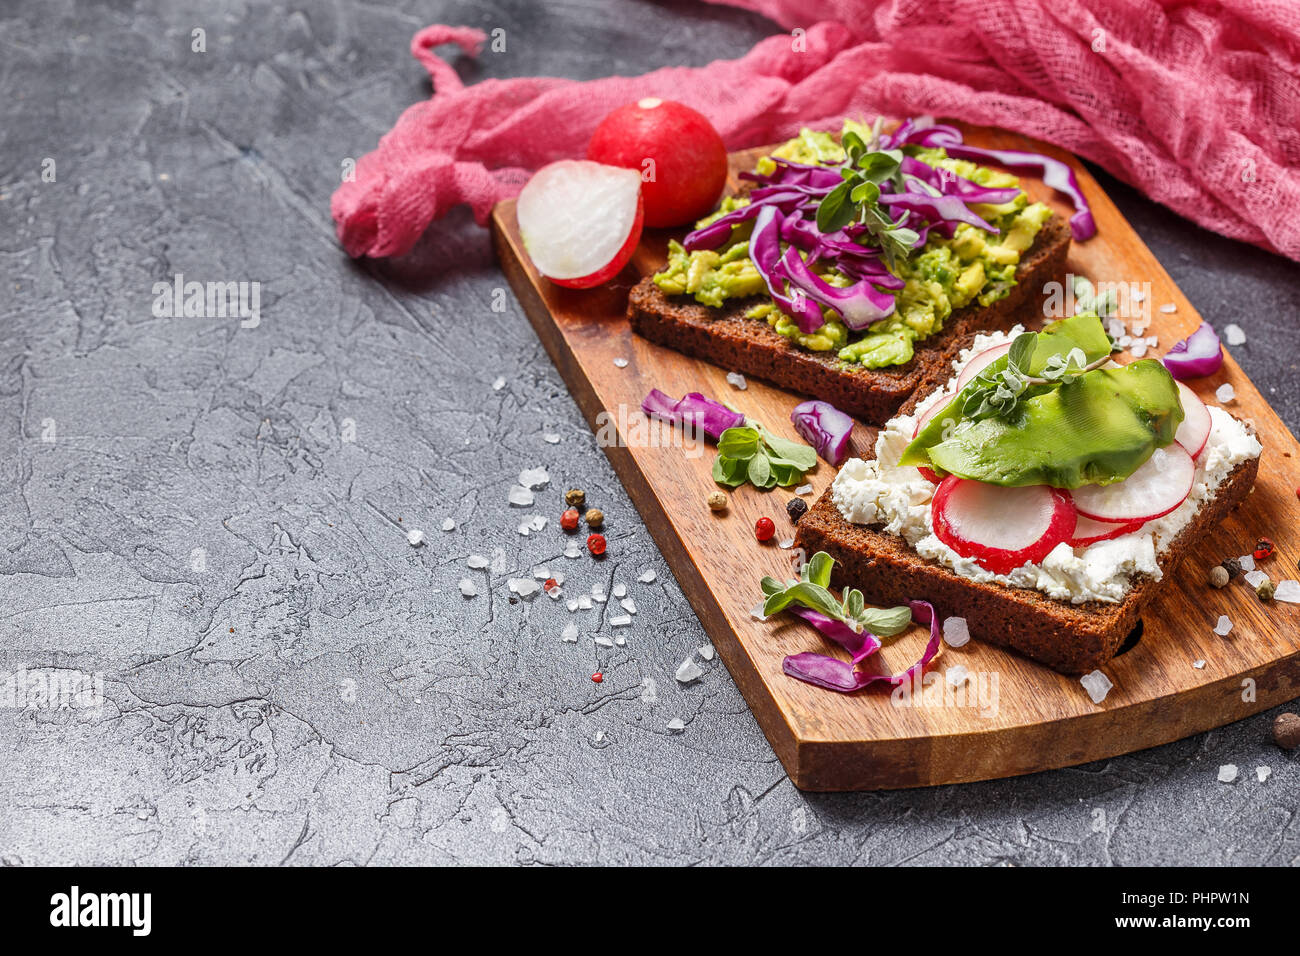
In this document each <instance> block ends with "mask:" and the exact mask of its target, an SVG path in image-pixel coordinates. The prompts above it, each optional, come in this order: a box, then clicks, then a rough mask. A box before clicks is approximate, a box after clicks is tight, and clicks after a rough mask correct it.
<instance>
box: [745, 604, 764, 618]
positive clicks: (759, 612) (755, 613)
mask: <svg viewBox="0 0 1300 956" xmlns="http://www.w3.org/2000/svg"><path fill="white" fill-rule="evenodd" d="M749 616H750V617H752V618H754V620H756V621H766V620H767V618H766V617H765V616H764V615H763V605H762V604H755V605H754V606H753V607H751V608H750V609H749Z"/></svg>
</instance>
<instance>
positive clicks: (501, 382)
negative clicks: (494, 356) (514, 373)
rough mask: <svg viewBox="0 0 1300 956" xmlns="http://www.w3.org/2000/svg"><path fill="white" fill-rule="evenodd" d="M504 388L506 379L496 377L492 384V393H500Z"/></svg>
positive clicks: (501, 376)
mask: <svg viewBox="0 0 1300 956" xmlns="http://www.w3.org/2000/svg"><path fill="white" fill-rule="evenodd" d="M505 387H506V377H505V376H504V375H498V376H497V377H496V381H494V382H493V383H492V391H494V392H499V391H501V389H503V388H505Z"/></svg>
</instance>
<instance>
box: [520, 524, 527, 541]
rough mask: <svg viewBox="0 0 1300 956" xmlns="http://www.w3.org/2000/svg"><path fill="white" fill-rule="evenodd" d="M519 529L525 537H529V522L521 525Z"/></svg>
mask: <svg viewBox="0 0 1300 956" xmlns="http://www.w3.org/2000/svg"><path fill="white" fill-rule="evenodd" d="M518 531H519V533H520V534H522V535H523V536H524V537H525V538H526V537H528V525H527V523H525V524H521V525H520V526H519V528H518Z"/></svg>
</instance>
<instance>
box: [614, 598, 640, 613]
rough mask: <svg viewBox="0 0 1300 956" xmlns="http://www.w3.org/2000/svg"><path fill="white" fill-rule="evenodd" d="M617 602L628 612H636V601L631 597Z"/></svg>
mask: <svg viewBox="0 0 1300 956" xmlns="http://www.w3.org/2000/svg"><path fill="white" fill-rule="evenodd" d="M618 603H619V604H620V605H622V607H623V610H625V611H627V613H628V614H635V613H636V602H635V601H633V600H632V599H631V598H623V600H621V601H619V602H618Z"/></svg>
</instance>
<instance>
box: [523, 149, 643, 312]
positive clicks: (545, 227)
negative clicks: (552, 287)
mask: <svg viewBox="0 0 1300 956" xmlns="http://www.w3.org/2000/svg"><path fill="white" fill-rule="evenodd" d="M515 215H517V216H518V217H519V233H520V235H521V236H523V240H524V248H525V249H527V250H528V256H529V258H531V259H532V260H533V265H535V266H537V271H538V272H540V273H541V274H542V275H544V276H546V277H547V278H548V279H550V280H551V281H552V282H554V283H556V284H557V285H563V286H568V287H570V288H573V289H588V288H590V287H591V286H594V285H600V284H601V283H602V282H605V281H608V280H609V279H612V278H613V277H614V276H616V275H617V274H618V272H619V270H620V269H622V268H623V266H625V265H627V261H628V260H629V259H631V258H632V253H633V252H634V251H635V250H636V244H637V242H639V241H640V239H641V220H642V218H643V215H644V213H643V210H642V206H641V176H640V174H639V173H637V172H636V171H635V170H631V169H619V168H617V167H615V166H604V165H602V164H600V163H593V162H591V161H589V160H585V159H583V160H577V159H562V160H560V161H559V162H556V163H551V164H550V165H549V166H543V167H542V168H541V169H539V170H538V171H537V172H536V173H534V174H533V178H532V179H530V180H528V183H527V185H525V186H524V188H523V190H522V191H521V192H520V193H519V202H518V204H517V205H516V206H515Z"/></svg>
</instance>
